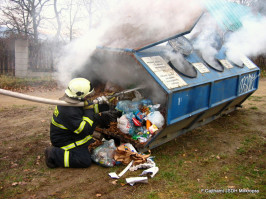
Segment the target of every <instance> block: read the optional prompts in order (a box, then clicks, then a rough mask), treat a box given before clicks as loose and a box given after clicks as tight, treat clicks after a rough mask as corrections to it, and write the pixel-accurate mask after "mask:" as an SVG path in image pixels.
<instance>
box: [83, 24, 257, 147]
mask: <svg viewBox="0 0 266 200" xmlns="http://www.w3.org/2000/svg"><path fill="white" fill-rule="evenodd" d="M197 20H198V19H197ZM197 20H195V23H197V22H198V21H197ZM194 25H195V24H192V25H191V26H190V27H189V28H187V27H186V29H185V30H183V32H178V33H176V34H175V36H171V37H166V38H164V39H162V40H160V41H157V42H154V43H151V44H148V45H145V46H140V44H136V45H135V46H136V47H134V48H111V47H105V46H101V47H98V48H97V50H96V51H95V53H94V54H93V56H92V57H91V59H90V65H92V66H95V68H94V71H90V74H88V75H87V76H88V78H90V79H93V78H94V77H99V75H101V77H102V78H103V79H104V80H110V81H112V82H116V83H119V84H121V85H124V86H125V85H130V84H142V85H146V86H147V87H146V89H145V90H143V91H142V94H143V95H144V96H145V97H146V98H149V99H151V100H152V101H153V102H155V103H160V104H161V105H162V107H163V108H164V112H163V113H164V116H165V125H164V126H163V128H162V129H160V130H159V131H158V133H157V134H156V135H155V136H153V137H151V138H150V139H149V140H148V141H147V142H146V143H145V144H143V145H142V146H139V147H138V150H139V151H146V150H147V149H152V148H155V147H157V146H159V145H161V144H163V143H166V142H168V141H170V140H172V139H174V138H176V137H177V136H179V135H181V134H184V133H186V132H188V131H190V130H192V129H195V128H196V127H199V126H202V125H204V124H206V123H209V122H210V121H212V120H215V119H217V118H218V117H220V116H221V115H223V114H227V113H230V112H232V111H234V110H236V108H237V107H239V106H240V105H241V104H242V103H243V102H244V101H245V100H246V99H247V98H248V97H249V96H250V95H251V94H252V93H253V92H254V91H255V90H256V89H257V88H258V82H259V76H260V70H259V68H258V67H257V66H256V65H255V64H254V63H253V62H252V61H251V60H250V59H249V58H247V57H245V56H242V57H241V58H240V60H241V61H242V62H241V64H235V63H233V62H231V61H230V60H229V59H228V58H227V56H226V51H227V50H226V48H225V47H224V46H223V38H220V39H219V38H218V39H217V40H218V42H219V43H220V45H219V47H218V51H217V52H218V53H217V54H216V55H215V57H213V58H210V57H204V56H203V54H202V52H199V51H196V50H194V48H193V40H189V39H188V37H186V36H187V34H188V33H190V32H191V31H192V30H193V28H194ZM231 27H232V26H231ZM228 30H229V29H228ZM226 31H227V30H224V32H226ZM96 66H97V67H96ZM114 77H116V78H114Z"/></svg>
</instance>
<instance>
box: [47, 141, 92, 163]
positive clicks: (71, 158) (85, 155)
mask: <svg viewBox="0 0 266 200" xmlns="http://www.w3.org/2000/svg"><path fill="white" fill-rule="evenodd" d="M48 162H50V163H51V164H52V165H54V167H71V168H85V167H89V166H90V165H91V154H90V152H89V150H88V145H82V146H78V147H75V148H73V149H70V150H64V149H61V148H59V147H52V148H50V152H49V156H48Z"/></svg>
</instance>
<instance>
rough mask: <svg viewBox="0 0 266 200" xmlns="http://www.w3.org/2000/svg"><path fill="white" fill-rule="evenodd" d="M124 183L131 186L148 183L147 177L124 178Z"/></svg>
mask: <svg viewBox="0 0 266 200" xmlns="http://www.w3.org/2000/svg"><path fill="white" fill-rule="evenodd" d="M126 182H127V183H128V184H129V185H131V186H133V185H134V184H135V183H148V177H130V178H126Z"/></svg>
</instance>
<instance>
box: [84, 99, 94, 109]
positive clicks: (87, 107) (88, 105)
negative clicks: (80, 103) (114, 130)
mask: <svg viewBox="0 0 266 200" xmlns="http://www.w3.org/2000/svg"><path fill="white" fill-rule="evenodd" d="M93 107H94V106H93V104H92V103H90V102H88V101H84V107H83V108H84V109H86V110H88V109H93Z"/></svg>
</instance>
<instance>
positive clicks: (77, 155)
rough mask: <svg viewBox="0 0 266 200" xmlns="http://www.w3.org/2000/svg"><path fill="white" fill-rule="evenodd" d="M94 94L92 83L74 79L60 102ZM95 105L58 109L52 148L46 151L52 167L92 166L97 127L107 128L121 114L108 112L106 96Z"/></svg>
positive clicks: (85, 98)
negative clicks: (94, 136)
mask: <svg viewBox="0 0 266 200" xmlns="http://www.w3.org/2000/svg"><path fill="white" fill-rule="evenodd" d="M93 94H94V89H93V88H92V86H91V83H90V81H88V80H87V79H85V78H75V79H73V80H71V81H70V82H69V84H68V88H67V89H66V90H65V95H64V96H63V97H62V98H60V99H61V100H64V101H66V102H69V103H78V102H81V101H86V100H87V99H88V98H89V97H91V96H92V95H93ZM93 102H94V103H88V105H87V106H85V107H75V106H56V108H55V110H54V113H53V117H52V121H51V125H50V139H51V143H52V146H51V147H48V148H46V150H45V162H46V165H47V166H48V167H49V168H56V167H73V168H84V167H89V166H90V165H91V155H90V152H89V150H88V146H89V145H90V144H91V143H93V142H94V140H93V138H92V136H91V135H92V134H93V131H94V130H95V127H96V126H97V125H98V124H99V125H101V126H105V127H106V126H108V124H109V123H110V121H114V119H116V118H117V117H118V115H120V113H119V112H116V111H111V110H109V105H108V103H109V102H108V100H107V98H106V97H104V96H102V97H99V98H97V99H96V100H94V101H93Z"/></svg>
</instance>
